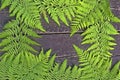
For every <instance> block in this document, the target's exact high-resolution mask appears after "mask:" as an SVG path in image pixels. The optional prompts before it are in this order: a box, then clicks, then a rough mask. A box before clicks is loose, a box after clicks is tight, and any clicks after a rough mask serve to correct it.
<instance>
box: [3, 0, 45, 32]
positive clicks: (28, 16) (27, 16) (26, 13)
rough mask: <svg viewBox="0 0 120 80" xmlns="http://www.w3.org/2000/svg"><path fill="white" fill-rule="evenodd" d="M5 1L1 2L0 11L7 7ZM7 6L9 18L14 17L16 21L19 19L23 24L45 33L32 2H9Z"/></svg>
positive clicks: (28, 0) (24, 0) (37, 11)
mask: <svg viewBox="0 0 120 80" xmlns="http://www.w3.org/2000/svg"><path fill="white" fill-rule="evenodd" d="M7 1H8V0H3V1H2V6H1V9H3V8H4V7H6V6H7V5H8V4H6V2H7ZM7 3H9V1H8V2H7ZM9 6H10V8H9V12H10V16H16V19H20V20H21V21H22V22H24V23H25V24H27V25H29V26H32V27H35V28H37V29H40V30H41V31H45V30H44V28H43V27H42V25H41V21H40V14H39V10H38V8H37V6H36V3H35V2H34V1H33V0H22V1H21V0H10V3H9Z"/></svg>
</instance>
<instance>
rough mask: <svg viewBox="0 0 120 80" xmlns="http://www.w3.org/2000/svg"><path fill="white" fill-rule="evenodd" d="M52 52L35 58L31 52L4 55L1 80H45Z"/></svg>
mask: <svg viewBox="0 0 120 80" xmlns="http://www.w3.org/2000/svg"><path fill="white" fill-rule="evenodd" d="M50 53H51V50H49V51H47V52H46V54H44V53H43V51H42V52H41V53H40V55H38V56H35V55H33V54H30V53H29V52H26V53H24V52H23V53H20V54H18V55H17V56H15V55H14V54H12V55H11V54H4V55H3V57H2V61H1V62H0V80H7V79H8V80H33V79H34V80H43V78H44V75H46V74H47V73H46V72H47V69H48V58H49V55H50Z"/></svg>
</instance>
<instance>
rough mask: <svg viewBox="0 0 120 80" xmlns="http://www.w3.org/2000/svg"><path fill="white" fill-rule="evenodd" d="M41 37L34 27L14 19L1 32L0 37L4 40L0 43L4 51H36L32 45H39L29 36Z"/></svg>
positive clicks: (14, 52) (13, 52) (12, 52)
mask: <svg viewBox="0 0 120 80" xmlns="http://www.w3.org/2000/svg"><path fill="white" fill-rule="evenodd" d="M30 36H32V37H40V36H39V35H37V34H36V32H34V31H33V28H32V27H29V26H28V25H26V24H24V23H21V22H20V21H19V20H12V21H11V22H9V23H7V24H6V25H5V27H4V31H3V32H1V33H0V38H2V39H3V40H2V41H1V43H0V47H1V48H2V51H5V52H7V53H11V54H18V53H21V52H26V51H27V52H31V51H32V52H36V50H35V49H33V48H32V47H31V45H39V44H38V43H37V42H35V41H33V40H32V39H30V38H29V37H30Z"/></svg>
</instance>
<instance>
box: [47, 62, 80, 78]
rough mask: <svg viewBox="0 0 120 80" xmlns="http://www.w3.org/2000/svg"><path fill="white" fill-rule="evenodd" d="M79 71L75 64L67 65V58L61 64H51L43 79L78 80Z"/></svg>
mask: <svg viewBox="0 0 120 80" xmlns="http://www.w3.org/2000/svg"><path fill="white" fill-rule="evenodd" d="M80 74H81V71H80V69H79V68H78V67H77V66H74V67H73V68H71V67H67V60H64V62H63V63H61V65H59V64H58V63H56V64H54V65H52V67H51V68H50V70H49V73H48V75H47V76H46V78H45V80H79V77H80Z"/></svg>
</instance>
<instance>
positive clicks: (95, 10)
mask: <svg viewBox="0 0 120 80" xmlns="http://www.w3.org/2000/svg"><path fill="white" fill-rule="evenodd" d="M80 6H81V7H80V8H79V9H78V10H77V14H76V15H75V18H74V19H73V21H72V24H71V35H73V34H74V33H75V32H77V31H78V30H80V29H85V28H88V27H89V26H91V25H94V24H96V23H100V24H101V22H104V21H117V22H118V21H120V20H119V19H117V18H116V17H115V16H114V15H113V14H112V12H111V10H110V3H109V1H108V0H91V1H89V0H83V1H81V2H80ZM113 19H114V20H113Z"/></svg>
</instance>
